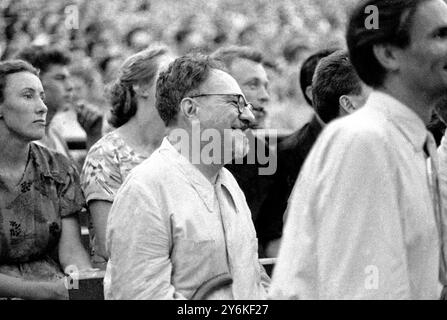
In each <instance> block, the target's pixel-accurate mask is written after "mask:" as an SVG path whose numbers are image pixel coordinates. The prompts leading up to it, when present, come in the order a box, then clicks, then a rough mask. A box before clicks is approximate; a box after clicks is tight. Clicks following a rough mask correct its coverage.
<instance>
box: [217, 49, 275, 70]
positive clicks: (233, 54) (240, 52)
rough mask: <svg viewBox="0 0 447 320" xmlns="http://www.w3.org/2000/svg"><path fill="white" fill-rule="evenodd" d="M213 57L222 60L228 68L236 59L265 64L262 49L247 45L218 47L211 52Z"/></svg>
mask: <svg viewBox="0 0 447 320" xmlns="http://www.w3.org/2000/svg"><path fill="white" fill-rule="evenodd" d="M211 58H212V59H215V60H217V61H220V62H222V63H223V64H224V65H225V67H226V68H227V69H230V68H231V64H232V63H233V61H234V60H235V59H247V60H250V61H253V62H256V63H262V64H264V63H265V62H266V61H265V57H264V55H263V54H262V52H261V51H259V50H257V49H254V48H251V47H246V46H243V47H242V46H227V47H222V48H219V49H217V50H216V51H215V52H213V53H212V54H211Z"/></svg>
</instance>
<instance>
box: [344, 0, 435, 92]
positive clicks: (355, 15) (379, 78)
mask: <svg viewBox="0 0 447 320" xmlns="http://www.w3.org/2000/svg"><path fill="white" fill-rule="evenodd" d="M425 1H428V0H364V1H362V2H361V4H360V5H358V6H357V7H356V8H355V9H354V11H353V12H352V14H351V16H350V19H349V23H348V29H347V33H346V40H347V44H348V48H349V54H350V58H351V61H352V64H353V65H354V67H355V69H356V70H357V73H358V75H359V76H360V78H361V79H362V80H363V81H364V82H365V83H366V84H367V85H369V86H371V87H373V88H377V87H380V86H381V85H382V84H383V81H384V80H385V76H386V69H385V68H384V67H383V66H382V64H381V63H380V62H379V61H378V60H377V58H376V56H375V54H374V52H373V46H374V45H377V44H390V45H394V46H397V47H398V48H402V49H403V48H406V47H407V46H408V45H409V44H410V29H411V26H412V24H413V18H414V15H415V13H416V11H417V9H418V7H419V5H420V4H421V3H423V2H425ZM368 6H374V8H376V9H377V11H376V12H377V13H378V15H379V16H378V23H379V26H378V28H374V26H372V27H367V25H366V19H367V18H368V13H365V9H366V7H368Z"/></svg>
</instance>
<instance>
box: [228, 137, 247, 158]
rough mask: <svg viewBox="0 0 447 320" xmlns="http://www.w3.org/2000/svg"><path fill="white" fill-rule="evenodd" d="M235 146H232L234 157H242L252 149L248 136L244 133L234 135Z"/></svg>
mask: <svg viewBox="0 0 447 320" xmlns="http://www.w3.org/2000/svg"><path fill="white" fill-rule="evenodd" d="M232 145H233V148H232V151H233V152H232V156H233V159H235V160H236V159H242V158H244V157H245V156H246V155H247V154H248V151H249V150H250V145H249V143H248V138H247V137H246V136H245V134H244V133H241V134H239V135H237V136H233V144H232Z"/></svg>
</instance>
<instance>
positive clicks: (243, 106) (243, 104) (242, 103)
mask: <svg viewBox="0 0 447 320" xmlns="http://www.w3.org/2000/svg"><path fill="white" fill-rule="evenodd" d="M209 96H228V97H233V98H236V100H237V102H236V101H230V103H236V104H237V105H236V107H237V110H238V111H239V114H242V113H244V111H245V110H250V111H252V110H253V105H252V104H251V103H250V102H247V101H246V100H245V98H244V96H243V95H241V94H226V93H204V94H196V95H193V96H189V98H200V97H209Z"/></svg>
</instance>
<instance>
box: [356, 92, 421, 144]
mask: <svg viewBox="0 0 447 320" xmlns="http://www.w3.org/2000/svg"><path fill="white" fill-rule="evenodd" d="M371 107H373V108H374V109H375V110H378V111H379V112H381V113H382V114H384V115H385V117H386V118H387V119H388V120H389V121H390V122H392V123H393V124H394V125H395V126H396V128H397V129H398V130H399V131H400V132H401V133H402V135H403V136H404V137H405V138H406V139H407V140H408V142H410V143H411V145H412V146H413V147H414V149H415V150H416V151H418V152H419V151H422V150H423V147H424V144H425V141H426V140H427V133H428V131H427V129H426V128H425V124H424V122H423V121H422V119H421V118H420V117H419V116H418V115H417V114H416V113H415V112H414V111H413V110H411V109H410V108H409V107H407V106H406V105H404V104H403V103H402V102H400V101H398V100H397V99H396V98H394V97H392V96H390V95H389V94H387V93H384V92H381V91H373V92H372V93H371V94H370V96H369V98H368V101H367V102H366V105H365V106H364V108H371Z"/></svg>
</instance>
